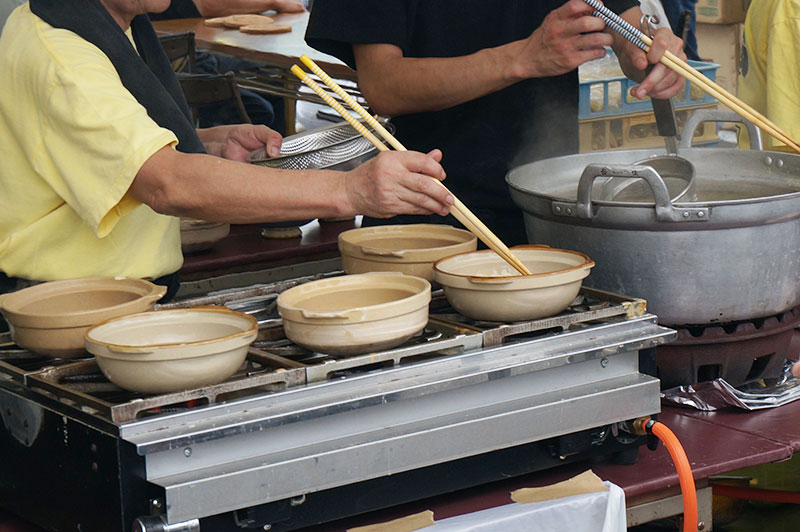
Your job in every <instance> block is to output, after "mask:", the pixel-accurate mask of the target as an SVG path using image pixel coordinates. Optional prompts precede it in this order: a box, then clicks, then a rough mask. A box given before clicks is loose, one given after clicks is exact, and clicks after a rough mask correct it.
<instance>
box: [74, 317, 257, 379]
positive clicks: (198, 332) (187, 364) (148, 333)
mask: <svg viewBox="0 0 800 532" xmlns="http://www.w3.org/2000/svg"><path fill="white" fill-rule="evenodd" d="M257 333H258V323H257V322H256V319H255V318H253V317H252V316H249V315H247V314H243V313H241V312H234V311H232V310H229V309H227V308H224V307H203V308H190V309H177V310H161V311H156V312H146V313H142V314H133V315H130V316H123V317H121V318H115V319H112V320H108V321H106V322H103V323H101V324H98V325H95V326H94V327H92V328H90V329H89V330H88V331H86V337H85V342H86V350H87V351H89V352H90V353H92V354H93V355H94V356H95V358H96V359H97V365H98V366H99V367H100V370H101V371H102V372H103V374H104V375H105V376H106V377H107V378H108V380H110V381H111V382H113V383H114V384H116V385H117V386H119V387H120V388H124V389H126V390H131V391H134V392H140V393H151V394H155V393H170V392H178V391H181V390H188V389H191V388H197V387H200V386H207V385H211V384H217V383H219V382H221V381H223V380H225V379H227V378H228V377H230V376H231V375H233V374H234V373H235V372H236V370H237V369H239V367H240V366H241V365H242V363H243V362H244V360H245V358H246V357H247V348H248V347H249V346H250V344H251V343H253V341H254V340H255V339H256V334H257Z"/></svg>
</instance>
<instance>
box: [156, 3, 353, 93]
mask: <svg viewBox="0 0 800 532" xmlns="http://www.w3.org/2000/svg"><path fill="white" fill-rule="evenodd" d="M270 17H272V18H274V19H275V22H276V23H278V24H287V25H289V26H291V27H292V31H290V32H288V33H276V34H272V35H251V34H246V33H242V32H240V31H239V30H238V29H228V28H212V27H210V26H206V25H205V24H204V22H203V19H202V18H186V19H175V20H160V21H156V22H154V23H153V26H155V28H156V32H157V33H158V34H159V35H166V34H170V33H184V32H187V31H192V32H194V35H195V41H196V43H197V47H198V48H199V49H201V50H207V51H209V52H214V53H219V54H225V55H230V56H233V57H238V58H240V59H246V60H248V61H252V62H253V63H258V64H260V65H267V66H277V67H282V68H285V69H287V70H288V69H289V68H291V66H292V65H294V64H295V63H297V64H299V59H298V58H299V57H300V56H301V55H303V54H305V55H307V56H309V57H310V58H311V59H313V60H314V61H315V62H316V63H317V64H318V65H319V66H320V67H321V68H322V69H323V70H325V72H327V73H328V74H330V75H331V76H332V77H336V78H340V79H350V80H355V79H356V73H355V71H354V70H352V69H351V68H350V67H348V66H347V65H345V64H344V63H342V62H341V61H340V60H339V59H337V58H335V57H333V56H330V55H327V54H323V53H321V52H318V51H317V50H315V49H314V48H311V47H310V46H308V45H307V44H306V42H305V33H306V26H307V25H308V17H309V13H308V12H305V13H281V14H278V15H270Z"/></svg>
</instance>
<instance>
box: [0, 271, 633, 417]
mask: <svg viewBox="0 0 800 532" xmlns="http://www.w3.org/2000/svg"><path fill="white" fill-rule="evenodd" d="M339 274H341V273H339ZM333 275H336V274H335V273H334V274H324V275H315V276H310V277H307V278H302V279H295V280H290V281H281V282H278V283H275V284H272V285H260V286H256V287H249V288H245V289H238V290H227V291H224V292H220V293H217V294H214V295H209V296H205V297H202V298H195V299H192V300H185V301H183V302H179V303H175V304H170V305H162V306H159V307H158V308H159V309H167V308H186V307H192V306H197V305H208V304H217V305H219V304H222V305H225V306H228V307H229V308H231V309H234V310H237V311H240V312H246V313H248V314H251V315H253V316H257V319H258V321H259V334H258V338H257V339H256V342H254V343H253V345H252V346H251V348H250V350H249V352H248V358H247V362H246V363H245V364H244V365H243V366H242V368H240V370H239V371H238V372H237V373H236V374H235V375H234V376H233V377H231V378H230V379H228V380H227V381H225V382H223V383H220V384H216V385H213V386H206V387H203V388H198V389H193V390H187V391H183V392H179V393H171V394H163V395H156V396H148V395H143V394H135V393H132V392H128V391H125V390H121V389H120V388H118V387H116V386H115V385H114V384H113V383H111V382H109V381H107V380H106V379H105V377H104V376H103V375H102V373H101V372H100V370H99V368H98V367H97V363H96V362H95V360H94V359H93V358H86V359H65V360H58V359H53V358H47V357H41V356H38V355H34V354H31V353H28V352H27V351H24V350H22V349H20V348H19V347H17V346H15V345H13V343H12V342H10V337H9V338H7V339H6V345H0V375H5V376H6V377H8V378H11V379H14V380H17V381H19V382H22V383H23V384H24V385H26V386H28V387H29V388H32V389H36V390H38V391H39V392H41V393H44V394H46V395H48V396H52V397H55V398H57V399H58V400H61V401H62V402H65V403H69V404H74V405H76V406H77V407H78V408H80V409H81V410H82V411H83V412H85V413H88V414H90V415H96V416H99V417H101V418H104V419H107V420H110V421H111V422H112V423H114V424H117V425H121V424H123V423H126V422H130V421H134V420H136V419H141V418H144V417H152V416H158V415H163V414H165V413H172V412H178V411H183V410H186V409H190V408H196V407H197V406H202V405H208V404H211V403H217V402H222V401H226V400H231V399H235V398H240V397H245V396H249V395H255V394H263V393H271V392H275V391H280V390H283V389H286V388H289V387H292V386H298V385H301V384H308V383H315V382H321V381H326V380H331V379H342V378H347V377H349V376H352V375H358V374H364V373H368V372H374V371H380V370H382V369H385V368H391V367H396V366H399V365H402V364H412V363H415V362H420V361H424V360H430V359H433V358H438V357H447V356H453V355H457V354H461V353H465V352H468V351H473V350H478V349H482V348H487V347H493V346H498V345H502V344H503V343H507V342H511V341H523V340H526V339H529V338H531V337H538V336H543V335H553V334H558V332H560V331H564V330H567V329H574V328H579V327H588V326H590V325H591V324H593V323H601V322H604V321H610V320H617V321H619V320H621V319H630V318H636V317H640V316H642V315H644V313H645V307H646V304H645V302H644V300H641V299H631V298H627V297H624V296H619V295H616V294H612V293H609V292H602V291H598V290H593V289H588V288H584V289H582V291H581V295H580V296H579V297H578V298H577V299H576V300H575V301H574V302H573V304H572V305H570V307H569V308H568V309H567V310H566V311H565V312H563V313H562V314H560V315H558V316H553V317H550V318H545V319H540V320H535V321H531V322H521V323H495V322H477V321H474V320H469V319H467V318H464V317H463V316H461V315H459V314H457V313H456V312H454V311H453V309H452V308H451V307H450V305H449V304H448V302H447V300H446V298H445V297H444V293H443V292H442V291H441V290H437V291H435V292H434V294H433V300H432V302H431V307H430V317H429V321H428V325H427V326H426V328H425V329H424V330H423V331H422V332H421V333H420V334H418V335H416V336H414V337H413V338H411V339H409V340H408V341H407V342H405V343H404V344H403V345H401V346H399V347H396V348H393V349H388V350H384V351H380V352H374V353H367V354H363V355H354V356H346V357H345V356H333V355H328V354H324V353H315V352H312V351H308V350H306V349H303V348H301V347H299V346H297V345H295V344H293V343H292V342H290V341H289V340H287V339H286V337H285V335H284V332H283V327H282V325H281V321H280V317H279V316H278V314H277V308H276V299H277V296H278V294H279V293H280V292H282V291H283V290H286V289H288V288H291V287H293V286H296V285H298V284H300V283H301V282H306V281H310V280H314V279H319V278H325V277H330V276H333ZM0 341H2V338H0Z"/></svg>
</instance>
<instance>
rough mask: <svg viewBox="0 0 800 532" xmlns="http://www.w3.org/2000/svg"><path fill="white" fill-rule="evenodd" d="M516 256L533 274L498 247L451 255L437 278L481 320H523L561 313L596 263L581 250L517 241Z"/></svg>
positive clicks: (439, 265)
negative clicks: (518, 267)
mask: <svg viewBox="0 0 800 532" xmlns="http://www.w3.org/2000/svg"><path fill="white" fill-rule="evenodd" d="M511 251H512V252H513V253H514V255H516V256H517V258H519V260H521V261H522V263H523V264H525V266H526V267H527V268H528V269H529V270H530V271H531V272H532V274H533V275H520V274H519V273H518V272H517V271H516V270H514V269H513V268H512V267H511V266H510V265H509V264H508V263H507V262H506V261H505V260H503V259H502V258H501V257H500V256H498V255H497V254H496V253H495V252H494V251H491V250H483V251H475V252H471V253H462V254H460V255H454V256H452V257H446V258H444V259H441V260H439V261H437V262H436V263H435V264H434V265H433V269H434V277H435V279H436V281H437V282H438V283H440V284H441V285H442V287H443V288H444V293H445V297H447V300H448V301H449V302H450V304H451V305H452V306H453V308H454V309H455V310H456V311H458V312H459V313H461V314H463V315H464V316H467V317H469V318H473V319H476V320H486V321H524V320H535V319H539V318H543V317H547V316H553V315H555V314H558V313H559V312H561V311H562V310H564V309H565V308H567V306H569V304H570V302H572V300H573V299H575V297H576V296H577V295H578V292H579V291H580V288H581V284H582V281H583V279H584V278H585V277H586V276H588V275H589V271H590V270H591V268H592V267H593V266H594V262H593V261H592V260H591V259H590V258H589V257H587V256H586V255H584V254H583V253H578V252H576V251H568V250H564V249H554V248H549V247H547V246H516V247H513V248H511Z"/></svg>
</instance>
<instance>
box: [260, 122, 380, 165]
mask: <svg viewBox="0 0 800 532" xmlns="http://www.w3.org/2000/svg"><path fill="white" fill-rule="evenodd" d="M362 123H363V124H364V127H366V128H367V129H368V130H370V131H371V132H373V133H374V131H373V130H372V128H370V127H369V125H367V124H366V123H365V122H363V121H362ZM381 123H382V124H383V126H384V127H386V128H387V129H388V130H389V131H393V130H394V128H393V127H392V126H391V124H389V123H388V122H386V121H381ZM377 152H378V150H377V148H375V146H373V145H372V144H371V143H370V142H369V141H368V140H367V139H365V138H364V137H362V136H361V134H359V133H358V132H357V131H356V130H355V129H353V127H352V126H351V125H350V124H348V123H347V122H342V123H341V124H333V125H330V126H325V127H321V128H317V129H312V130H309V131H305V132H303V133H298V134H296V135H291V136H288V137H286V138H284V139H283V144H282V146H281V155H280V157H274V158H271V159H270V158H268V157H267V156H266V151H265V149H264V148H260V149H258V150H256V151H254V152H253V153H251V154H250V157H249V160H250V162H251V163H253V164H260V165H262V166H269V167H272V168H281V169H284V170H315V169H322V168H325V169H329V170H351V169H353V168H355V167H356V166H358V165H360V164H361V163H363V162H364V161H367V160H368V159H370V158H372V157H374V156H375V155H376V154H377Z"/></svg>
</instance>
